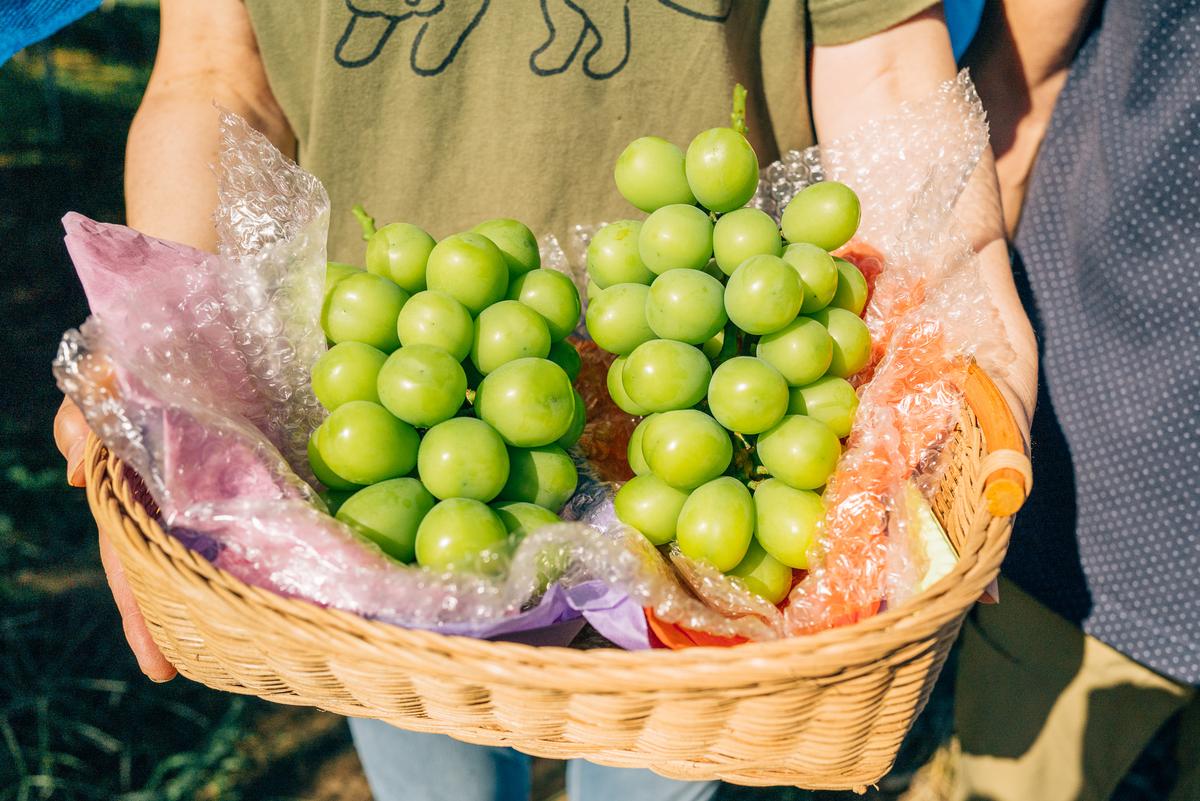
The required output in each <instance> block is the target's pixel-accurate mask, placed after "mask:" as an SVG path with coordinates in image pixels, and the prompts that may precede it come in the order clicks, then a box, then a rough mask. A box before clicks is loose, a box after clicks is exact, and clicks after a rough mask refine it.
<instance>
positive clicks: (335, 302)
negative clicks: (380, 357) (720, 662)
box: [321, 273, 408, 353]
mask: <svg viewBox="0 0 1200 801" xmlns="http://www.w3.org/2000/svg"><path fill="white" fill-rule="evenodd" d="M407 300H408V293H407V292H405V291H404V290H403V289H401V288H400V287H398V286H396V285H395V284H393V283H392V282H391V281H389V280H388V279H386V278H383V277H381V276H378V275H373V274H372V273H358V274H356V275H350V276H347V277H345V278H343V279H342V280H341V281H338V283H337V286H335V287H334V288H333V291H332V292H330V293H329V298H328V299H327V300H326V301H325V306H324V308H323V309H322V310H321V327H322V328H324V329H325V336H327V337H329V339H330V341H332V342H338V343H341V342H362V343H364V344H367V345H370V346H371V347H373V348H377V349H379V350H381V351H383V352H384V353H391V352H392V351H394V350H395V349H396V348H398V347H400V339H399V338H398V337H397V336H396V318H397V317H399V316H400V310H401V309H402V308H403V307H404V303H405V301H407Z"/></svg>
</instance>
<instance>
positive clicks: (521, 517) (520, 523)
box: [492, 501, 562, 537]
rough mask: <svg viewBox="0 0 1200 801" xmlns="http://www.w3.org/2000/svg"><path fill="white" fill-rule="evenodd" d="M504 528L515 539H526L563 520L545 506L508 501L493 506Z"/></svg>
mask: <svg viewBox="0 0 1200 801" xmlns="http://www.w3.org/2000/svg"><path fill="white" fill-rule="evenodd" d="M492 511H494V512H495V513H496V515H497V516H498V517H499V518H500V522H501V523H503V524H504V528H505V529H507V530H508V533H509V534H510V535H512V536H514V537H524V536H525V535H526V534H530V533H532V532H534V531H537V530H538V529H539V528H541V527H542V526H549V525H553V524H554V523H561V522H562V519H561V518H560V517H559V516H558V515H556V514H554V512H551V511H550V510H549V509H547V508H546V507H544V506H538V505H537V504H536V503H526V502H524V501H508V502H505V503H496V504H493V505H492Z"/></svg>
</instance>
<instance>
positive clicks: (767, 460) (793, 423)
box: [758, 414, 842, 490]
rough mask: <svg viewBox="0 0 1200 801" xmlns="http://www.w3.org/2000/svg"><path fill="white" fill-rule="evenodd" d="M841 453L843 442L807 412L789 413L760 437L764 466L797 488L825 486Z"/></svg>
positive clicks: (761, 456) (759, 449)
mask: <svg viewBox="0 0 1200 801" xmlns="http://www.w3.org/2000/svg"><path fill="white" fill-rule="evenodd" d="M841 454H842V446H841V443H839V442H838V438H837V436H836V435H835V434H834V433H833V431H832V430H831V429H830V428H829V426H827V425H825V424H824V423H822V422H821V421H820V420H814V419H813V418H811V417H805V416H804V415H799V414H793V415H788V416H787V417H784V418H783V419H782V420H781V421H779V423H777V424H776V425H774V426H773V427H771V428H770V429H768V430H767V431H764V432H763V433H762V434H760V435H759V437H758V458H759V459H761V460H762V463H763V467H765V468H767V470H768V471H769V472H770V473H771V475H772V476H775V477H776V478H778V479H779V480H781V481H783V483H785V484H787V485H788V486H790V487H795V488H796V489H808V490H811V489H817V488H819V487H823V486H825V482H826V481H827V480H828V479H829V476H830V474H831V473H833V468H834V467H835V466H836V465H837V460H838V457H839V456H841Z"/></svg>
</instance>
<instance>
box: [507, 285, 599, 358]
mask: <svg viewBox="0 0 1200 801" xmlns="http://www.w3.org/2000/svg"><path fill="white" fill-rule="evenodd" d="M508 297H509V298H510V299H512V300H519V301H521V303H524V304H525V305H526V306H528V307H529V308H531V309H533V310H534V311H536V312H537V313H538V314H540V315H542V317H543V318H545V320H546V327H547V328H549V329H550V338H551V339H552V340H554V341H556V342H557V341H558V340H560V339H564V338H566V337H567V335H569V334H570V333H571V332H572V331H574V330H575V327H576V326H577V325H579V311H580V308H581V307H580V303H579V290H578V289H576V288H575V283H574V282H573V281H572V280H571V278H570V276H568V275H566V274H565V273H560V272H558V271H557V270H531V271H530V272H527V273H525V274H524V275H522V276H519V277H518V278H515V279H513V282H512V284H511V285H510V286H509V288H508Z"/></svg>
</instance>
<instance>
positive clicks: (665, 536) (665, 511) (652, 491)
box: [613, 475, 688, 545]
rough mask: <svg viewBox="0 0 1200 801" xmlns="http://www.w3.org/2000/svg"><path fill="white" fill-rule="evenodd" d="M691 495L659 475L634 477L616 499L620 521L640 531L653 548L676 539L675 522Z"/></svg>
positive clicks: (615, 503)
mask: <svg viewBox="0 0 1200 801" xmlns="http://www.w3.org/2000/svg"><path fill="white" fill-rule="evenodd" d="M687 498H688V494H687V493H686V492H683V491H682V490H677V489H675V488H674V487H672V486H671V485H670V484H668V483H666V482H665V481H663V480H662V479H661V478H657V477H655V476H650V475H646V476H634V477H633V478H631V479H630V480H628V481H626V482H625V484H624V485H623V486H622V487H621V489H619V490H617V495H616V497H615V498H613V508H614V510H615V511H616V513H617V519H618V520H620V521H621V522H622V523H624V524H625V525H627V526H630V527H632V528H635V529H637V530H638V531H640V532H641V533H642V536H644V537H645V538H646V539H648V540H650V542H651V544H653V545H665V544H666V543H668V542H670V541H671V540H673V539H675V523H676V521H677V520H678V519H679V512H680V510H682V509H683V503H684V501H686V500H687Z"/></svg>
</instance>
